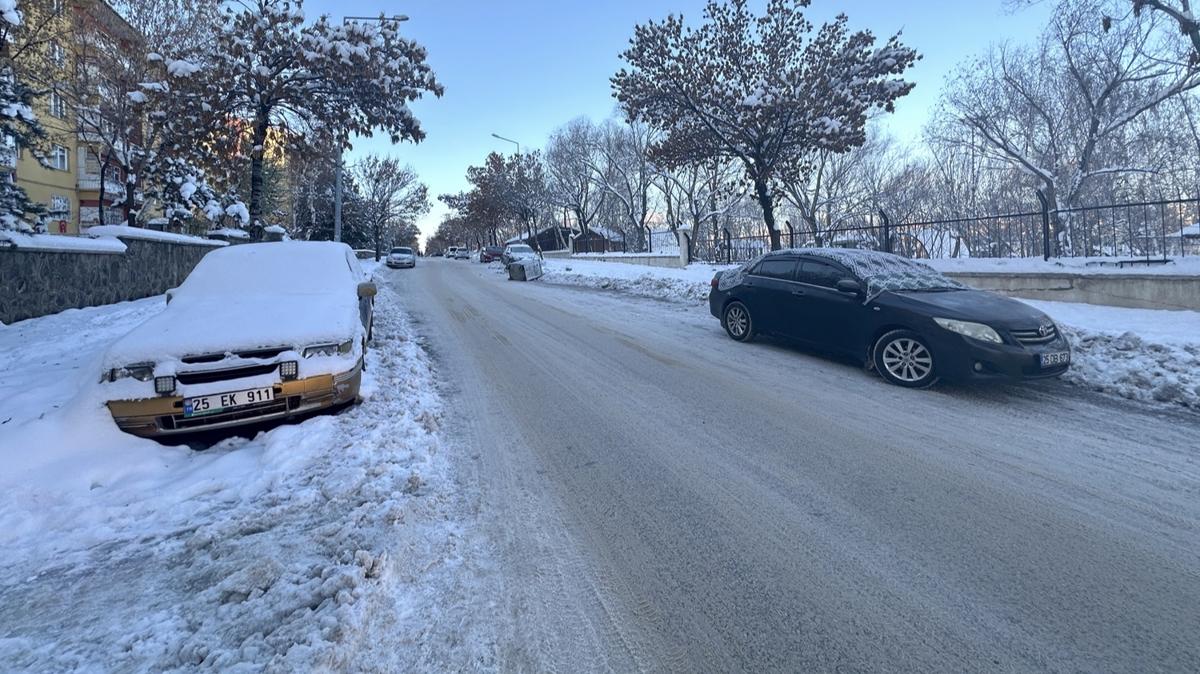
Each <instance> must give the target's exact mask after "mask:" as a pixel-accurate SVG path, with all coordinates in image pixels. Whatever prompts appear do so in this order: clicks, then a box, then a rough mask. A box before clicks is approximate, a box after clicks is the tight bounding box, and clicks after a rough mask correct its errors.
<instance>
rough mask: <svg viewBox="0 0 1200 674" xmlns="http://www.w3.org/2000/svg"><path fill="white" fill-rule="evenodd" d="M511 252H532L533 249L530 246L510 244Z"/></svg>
mask: <svg viewBox="0 0 1200 674" xmlns="http://www.w3.org/2000/svg"><path fill="white" fill-rule="evenodd" d="M508 250H509V252H513V253H532V252H533V249H532V248H530V247H529V246H509V247H508Z"/></svg>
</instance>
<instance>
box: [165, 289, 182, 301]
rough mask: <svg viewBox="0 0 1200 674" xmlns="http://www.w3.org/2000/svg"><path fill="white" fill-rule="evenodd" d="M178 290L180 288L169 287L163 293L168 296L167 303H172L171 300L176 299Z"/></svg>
mask: <svg viewBox="0 0 1200 674" xmlns="http://www.w3.org/2000/svg"><path fill="white" fill-rule="evenodd" d="M176 290H178V288H169V289H168V290H167V292H165V293H163V294H164V295H166V296H167V304H170V303H171V300H173V299H175V291H176Z"/></svg>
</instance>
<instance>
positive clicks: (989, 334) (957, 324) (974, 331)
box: [933, 318, 1004, 344]
mask: <svg viewBox="0 0 1200 674" xmlns="http://www.w3.org/2000/svg"><path fill="white" fill-rule="evenodd" d="M933 322H934V323H937V324H938V325H940V326H942V327H943V328H945V329H947V330H949V331H950V332H957V333H958V334H960V335H963V336H966V337H970V338H971V339H978V340H979V341H981V342H993V343H995V344H1003V343H1004V340H1003V339H1000V333H998V332H996V331H995V330H993V329H992V327H991V326H988V325H984V324H983V323H972V322H970V321H956V320H954V319H952V318H935V319H933Z"/></svg>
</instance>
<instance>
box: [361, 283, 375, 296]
mask: <svg viewBox="0 0 1200 674" xmlns="http://www.w3.org/2000/svg"><path fill="white" fill-rule="evenodd" d="M377 294H379V288H377V287H375V284H374V283H360V284H358V296H359V298H360V299H366V298H368V297H374V296H375V295H377Z"/></svg>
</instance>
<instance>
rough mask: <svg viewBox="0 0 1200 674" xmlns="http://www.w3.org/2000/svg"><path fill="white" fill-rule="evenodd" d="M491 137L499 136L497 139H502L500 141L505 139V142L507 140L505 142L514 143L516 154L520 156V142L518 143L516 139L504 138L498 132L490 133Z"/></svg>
mask: <svg viewBox="0 0 1200 674" xmlns="http://www.w3.org/2000/svg"><path fill="white" fill-rule="evenodd" d="M492 138H499V139H500V140H502V141H505V142H507V143H512V144H513V145H516V146H517V156H518V157H520V156H521V144H520V143H518V142H517V141H515V140H513V139H512V138H505V137H504V136H501V135H500V134H498V133H493V134H492Z"/></svg>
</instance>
